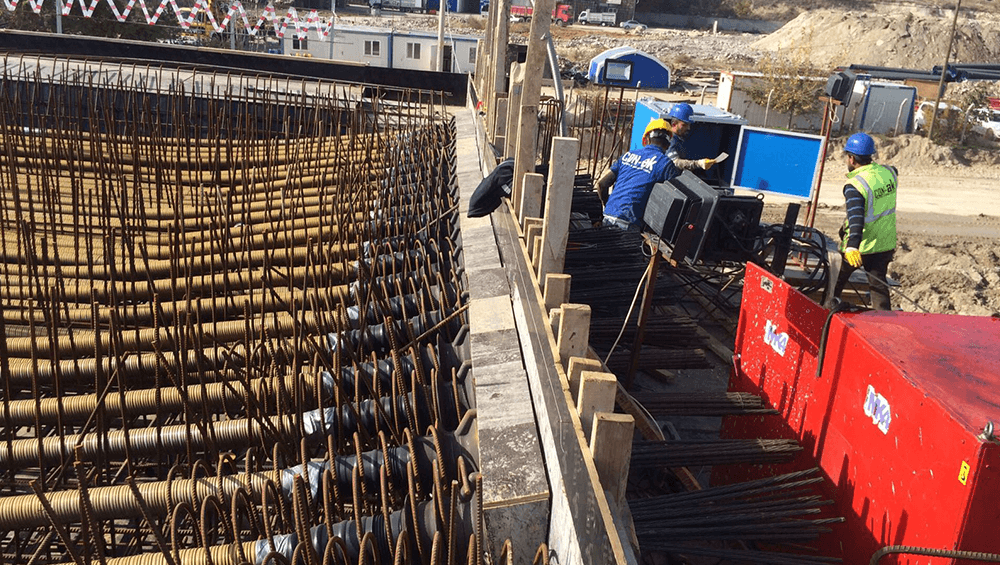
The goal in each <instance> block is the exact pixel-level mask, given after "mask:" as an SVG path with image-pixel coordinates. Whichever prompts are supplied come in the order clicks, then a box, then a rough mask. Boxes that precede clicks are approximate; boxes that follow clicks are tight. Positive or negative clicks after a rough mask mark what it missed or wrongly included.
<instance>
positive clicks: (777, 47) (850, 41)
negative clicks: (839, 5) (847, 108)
mask: <svg viewBox="0 0 1000 565" xmlns="http://www.w3.org/2000/svg"><path fill="white" fill-rule="evenodd" d="M958 24H959V25H958V27H957V32H956V35H955V46H954V47H953V53H955V54H956V56H955V57H953V59H952V60H953V61H956V62H961V63H987V62H993V61H996V60H998V59H1000V28H998V27H997V25H996V24H997V22H996V21H995V16H992V15H986V14H980V15H976V16H974V17H972V16H970V15H967V14H966V13H965V12H963V13H962V14H961V15H960V16H959V22H958ZM950 32H951V18H948V17H935V16H929V15H927V16H923V15H916V14H914V13H912V12H911V13H886V14H882V13H874V14H872V13H865V12H854V11H847V12H845V11H834V10H815V11H810V12H803V13H802V14H800V15H799V16H798V17H796V18H795V19H794V20H792V21H790V22H788V23H787V24H785V25H784V26H783V27H782V28H781V29H779V30H778V31H776V32H774V33H772V34H770V35H768V36H767V37H765V38H763V39H761V40H759V41H757V42H755V43H754V44H753V45H752V47H754V48H756V49H760V50H763V51H777V52H779V53H780V54H781V55H782V56H783V57H785V58H787V59H791V60H793V61H803V62H809V63H810V64H811V66H813V67H815V68H816V69H820V70H829V69H832V68H835V67H838V66H847V65H852V64H859V65H877V66H885V67H903V68H909V69H928V70H929V69H930V68H931V67H933V66H934V65H940V64H941V62H942V61H941V59H942V58H943V55H944V52H945V49H947V46H948V40H949V36H950Z"/></svg>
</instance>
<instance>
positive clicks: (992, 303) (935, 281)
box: [889, 240, 1000, 316]
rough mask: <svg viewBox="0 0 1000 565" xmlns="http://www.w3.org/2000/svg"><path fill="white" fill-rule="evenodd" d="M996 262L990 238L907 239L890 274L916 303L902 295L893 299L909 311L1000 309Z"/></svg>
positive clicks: (970, 313) (999, 272)
mask: <svg viewBox="0 0 1000 565" xmlns="http://www.w3.org/2000/svg"><path fill="white" fill-rule="evenodd" d="M904 241H905V240H904ZM998 264H1000V256H998V255H997V252H996V250H995V248H994V246H993V244H992V243H991V242H990V243H973V242H969V241H967V240H963V241H953V242H943V243H939V242H934V241H929V240H910V241H905V243H904V244H903V245H901V246H900V248H899V249H898V250H897V251H896V258H895V260H894V261H893V262H892V264H891V265H890V266H889V274H890V276H891V277H893V278H895V279H896V280H898V281H899V282H900V284H901V290H902V292H903V294H905V295H906V297H908V298H909V299H911V300H913V301H914V302H916V303H917V304H919V308H918V307H917V306H915V305H914V304H913V303H908V302H907V301H906V300H904V299H896V298H894V299H893V300H894V302H895V303H896V305H898V306H899V307H901V308H902V309H903V310H907V311H922V309H924V310H928V311H930V312H937V313H944V314H963V315H966V316H990V315H994V314H996V313H998V312H1000V267H997V266H996V265H998Z"/></svg>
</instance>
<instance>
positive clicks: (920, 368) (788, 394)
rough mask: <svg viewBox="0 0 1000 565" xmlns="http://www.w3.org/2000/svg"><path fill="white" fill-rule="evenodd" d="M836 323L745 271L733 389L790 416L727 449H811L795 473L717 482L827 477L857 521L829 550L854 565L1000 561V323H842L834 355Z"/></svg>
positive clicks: (895, 318)
mask: <svg viewBox="0 0 1000 565" xmlns="http://www.w3.org/2000/svg"><path fill="white" fill-rule="evenodd" d="M827 317H828V311H827V310H825V309H823V308H822V307H820V306H819V305H817V304H816V303H815V302H813V301H812V300H810V299H809V298H807V297H806V296H805V295H803V294H801V293H800V292H798V291H796V290H795V289H793V288H791V287H790V286H789V285H788V284H786V283H785V282H784V281H782V280H781V279H779V278H777V277H775V276H773V275H771V274H770V273H767V272H766V271H764V270H763V269H761V268H759V267H757V266H756V265H753V264H748V265H747V274H746V278H745V284H744V290H743V304H742V308H741V312H740V320H739V330H738V335H737V338H736V347H735V354H736V355H735V357H734V368H733V373H732V375H731V378H730V383H729V388H730V391H733V392H737V391H739V392H752V393H756V394H759V395H762V396H763V397H764V398H765V400H766V401H767V402H768V403H769V404H770V405H771V406H773V407H774V408H776V409H777V410H778V411H779V412H780V415H778V416H765V417H753V418H748V417H745V416H744V417H739V418H730V419H727V420H726V421H725V422H724V424H723V437H732V438H736V437H743V438H746V437H761V438H795V439H797V440H799V442H800V443H801V444H802V446H803V448H804V450H803V452H802V454H801V455H800V456H799V457H798V458H797V459H796V460H795V461H794V462H792V463H791V464H788V465H782V466H772V467H769V468H762V467H760V466H755V467H752V468H750V467H744V468H738V469H721V468H719V469H718V472H717V473H716V475H715V476H714V477H713V479H714V480H721V481H726V482H729V481H734V480H745V479H751V478H758V477H760V476H762V475H770V474H774V473H782V472H789V471H793V470H800V469H804V468H808V467H814V466H817V465H818V466H820V467H821V468H822V469H823V472H824V474H825V475H826V478H827V479H828V480H827V481H826V487H825V490H826V492H825V494H826V496H828V497H829V498H830V499H831V500H833V501H834V507H833V509H832V512H831V513H832V514H835V515H839V516H843V517H844V518H845V522H844V523H843V524H838V525H835V526H834V528H833V529H834V531H833V533H832V534H830V535H828V536H826V538H825V539H821V540H820V542H819V543H820V549H821V551H822V553H823V554H824V555H827V556H830V557H842V558H843V560H844V563H848V564H852V565H853V564H865V563H869V560H870V559H871V557H872V555H873V554H874V553H875V552H876V551H877V550H878V549H880V548H882V547H884V546H890V545H906V546H916V547H921V548H933V549H950V550H966V551H978V552H988V553H1000V442H998V439H997V438H996V437H995V436H994V431H993V426H994V423H995V424H996V425H997V426H998V429H997V431H996V433H997V434H998V435H1000V319H997V318H980V317H969V316H951V315H939V314H913V313H904V312H860V313H838V314H835V315H833V316H832V317H830V319H829V323H828V328H827V332H826V337H825V343H823V341H824V339H823V334H824V324H825V323H826V322H827ZM821 349H822V350H821ZM819 363H822V366H821V369H820V373H819V376H817V366H819ZM978 562H979V561H971V560H952V559H946V558H941V557H926V556H922V557H918V556H914V555H904V554H896V555H889V556H886V557H885V558H883V559H882V560H881V561H880V562H879V563H881V564H886V563H920V564H932V565H937V564H943V563H962V564H965V563H969V564H972V563H978Z"/></svg>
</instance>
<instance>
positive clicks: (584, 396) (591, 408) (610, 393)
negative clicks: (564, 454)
mask: <svg viewBox="0 0 1000 565" xmlns="http://www.w3.org/2000/svg"><path fill="white" fill-rule="evenodd" d="M617 387H618V377H616V376H615V375H614V374H613V373H601V372H598V371H584V372H583V373H582V374H581V375H580V394H579V396H577V397H576V409H577V411H578V412H579V413H580V425H581V426H583V429H584V431H586V432H587V433H588V435H591V437H592V434H593V431H592V430H593V425H594V417H595V416H596V415H597V413H598V412H612V411H614V409H615V389H616V388H617ZM630 439H631V438H630ZM590 447H591V450H592V451H593V447H594V446H593V444H591V446H590ZM595 463H596V458H595Z"/></svg>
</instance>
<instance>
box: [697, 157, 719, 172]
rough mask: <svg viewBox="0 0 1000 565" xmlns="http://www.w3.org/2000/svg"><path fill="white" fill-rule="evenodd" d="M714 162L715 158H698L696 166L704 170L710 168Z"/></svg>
mask: <svg viewBox="0 0 1000 565" xmlns="http://www.w3.org/2000/svg"><path fill="white" fill-rule="evenodd" d="M714 164H715V159H700V160H699V161H698V166H699V167H701V168H702V169H704V170H706V171H707V170H708V169H710V168H712V165H714Z"/></svg>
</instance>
